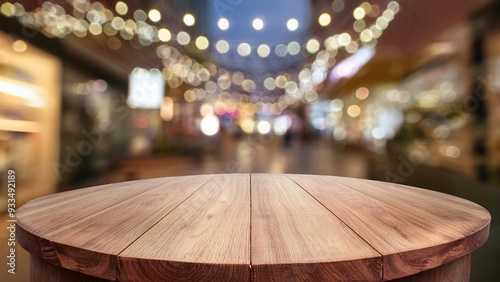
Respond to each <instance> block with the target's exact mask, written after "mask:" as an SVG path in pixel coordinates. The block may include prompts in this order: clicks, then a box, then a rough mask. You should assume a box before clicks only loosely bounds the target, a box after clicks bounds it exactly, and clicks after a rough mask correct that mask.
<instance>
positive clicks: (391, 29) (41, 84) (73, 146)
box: [0, 0, 500, 281]
mask: <svg viewBox="0 0 500 282" xmlns="http://www.w3.org/2000/svg"><path fill="white" fill-rule="evenodd" d="M499 16H500V3H499V1H492V0H478V1H472V0H469V1H467V0H453V1H452V0H440V1H431V0H419V1H410V0H401V1H387V0H369V1H356V0H350V1H347V0H334V1H331V0H310V1H308V0H272V1H265V0H252V1H250V0H206V1H182V0H161V1H160V0H142V1H139V0H122V1H115V0H99V1H91V0H53V1H43V0H39V1H28V0H26V1H18V2H7V1H3V0H2V1H0V181H1V183H2V184H1V185H0V188H1V193H0V202H1V203H5V204H2V205H0V212H1V213H2V214H4V213H5V212H6V209H7V204H6V203H7V185H6V183H7V170H9V169H14V170H15V171H16V175H17V192H16V201H17V202H16V203H17V206H20V205H21V204H23V203H25V202H27V201H29V200H31V199H34V198H37V197H40V196H43V195H47V194H50V193H55V192H59V191H66V190H70V189H78V188H82V187H88V186H92V185H98V184H104V183H110V182H118V181H126V180H133V179H145V178H152V177H164V176H174V175H189V174H203V173H234V172H268V173H308V174H328V175H339V176H349V177H358V178H368V179H376V180H382V181H389V182H396V183H404V184H407V185H413V186H417V187H423V188H427V189H433V190H437V191H441V192H445V193H449V194H453V195H457V196H459V197H463V198H466V199H469V200H472V201H474V202H476V203H478V204H481V205H482V206H484V207H486V208H487V209H488V210H489V211H490V212H491V214H492V218H493V220H492V225H491V232H490V234H491V235H490V239H489V241H488V242H487V243H486V244H485V246H483V247H482V248H481V249H479V250H478V251H476V252H475V253H474V254H473V263H472V276H471V278H472V281H499V280H500V269H499V268H498V263H499V261H500V223H499V218H500V187H499V186H500V20H499V19H500V17H499ZM4 218H5V220H4ZM0 225H1V227H2V231H1V233H0V237H1V239H2V242H1V246H0V250H2V254H5V256H6V255H7V243H6V239H7V236H8V234H7V231H5V230H6V229H5V225H7V223H6V215H5V214H4V215H3V217H2V221H1V223H0ZM17 254H18V265H17V267H18V274H16V276H12V275H10V276H6V275H8V274H7V272H6V269H4V268H5V263H2V269H1V271H2V272H1V273H0V277H4V276H5V277H7V278H8V279H10V280H8V281H27V280H28V275H29V258H28V255H27V254H26V253H25V252H24V251H23V250H22V249H21V247H20V246H18V247H17ZM5 256H4V255H2V257H3V260H6V257H5ZM12 279H13V280H12ZM3 281H6V280H3Z"/></svg>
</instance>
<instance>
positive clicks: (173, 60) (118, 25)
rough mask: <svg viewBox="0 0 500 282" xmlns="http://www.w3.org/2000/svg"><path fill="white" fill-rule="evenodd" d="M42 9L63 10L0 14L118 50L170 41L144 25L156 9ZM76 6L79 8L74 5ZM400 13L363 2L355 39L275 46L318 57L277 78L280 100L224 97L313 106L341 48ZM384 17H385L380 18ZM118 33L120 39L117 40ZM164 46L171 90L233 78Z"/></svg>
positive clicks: (183, 37)
mask: <svg viewBox="0 0 500 282" xmlns="http://www.w3.org/2000/svg"><path fill="white" fill-rule="evenodd" d="M44 5H48V6H50V7H47V9H49V8H51V7H54V8H53V9H57V10H58V11H63V12H62V13H59V14H55V15H54V14H50V15H49V14H48V13H46V12H45V11H46V10H47V9H45V8H44V9H37V10H34V11H31V12H29V11H27V12H25V11H24V7H22V5H21V4H18V3H15V4H11V3H9V2H6V3H3V4H2V5H1V6H0V13H1V14H2V15H4V16H10V17H12V16H15V17H18V19H19V20H20V22H21V23H22V24H23V25H25V26H26V27H29V28H36V29H38V30H40V31H42V32H43V33H44V34H46V35H47V36H49V37H54V36H57V37H61V38H62V37H64V36H66V35H68V34H70V33H73V34H75V35H76V36H78V37H84V36H86V35H87V32H88V33H90V34H93V35H100V34H102V33H104V34H105V35H107V36H109V38H108V40H106V41H105V42H106V45H107V46H108V47H109V48H110V49H113V50H116V49H118V48H120V46H121V41H120V39H119V37H122V38H123V39H124V40H131V39H133V38H134V37H137V38H138V40H139V43H140V44H142V45H145V46H146V45H150V44H152V43H154V42H159V41H160V42H169V41H170V40H171V38H172V34H171V33H170V31H169V30H168V29H166V28H157V27H155V26H154V25H151V24H148V23H146V20H147V19H148V17H149V19H150V20H151V22H158V21H160V20H161V14H160V12H159V11H158V10H155V9H152V10H150V11H149V13H147V14H146V12H144V11H143V10H140V9H138V10H136V11H134V12H133V18H130V19H127V20H124V19H122V18H121V17H119V16H113V11H111V10H109V9H107V8H105V7H104V6H103V5H102V4H100V3H97V4H95V5H92V6H89V7H88V8H86V9H87V10H85V11H83V10H79V9H80V8H78V7H77V6H74V12H73V15H69V14H65V12H64V8H63V7H62V6H60V5H58V4H53V3H50V2H47V3H46V4H44ZM72 5H76V4H74V3H73V4H72ZM114 8H115V11H116V13H117V14H118V15H126V14H127V13H128V12H129V11H128V6H127V4H125V3H124V2H123V1H118V2H117V3H116V4H115V7H114ZM343 8H344V1H343V0H335V1H333V2H332V9H333V11H334V12H340V11H342V10H343ZM51 9H52V8H51ZM399 9H400V7H399V4H398V3H397V2H396V1H392V2H390V3H389V4H388V5H387V9H386V10H382V11H381V10H380V8H379V6H377V5H371V4H369V3H368V2H364V3H363V4H361V5H360V6H359V7H357V8H356V9H355V10H354V11H353V16H354V17H355V18H356V19H357V20H356V21H355V23H354V25H353V27H354V30H355V31H356V32H357V33H358V36H357V37H356V36H354V37H351V36H353V35H350V34H347V33H343V34H339V35H332V36H330V37H328V38H327V40H326V41H325V45H324V49H322V46H321V44H320V43H319V42H318V40H316V39H310V40H308V41H306V43H305V44H304V45H301V44H299V43H298V42H295V41H291V42H288V43H284V44H278V45H277V46H275V47H273V49H274V51H275V52H276V54H277V55H278V56H285V55H287V54H290V55H294V56H295V55H298V54H300V50H301V49H302V48H303V49H306V50H307V52H309V53H310V54H316V53H317V55H316V56H315V59H314V61H313V62H312V63H309V64H307V65H306V66H304V67H303V68H302V70H301V71H300V75H299V77H298V79H299V80H296V81H294V80H295V78H294V77H296V76H297V74H286V75H280V76H278V77H280V79H278V78H277V79H276V80H275V87H276V85H278V86H279V87H280V89H284V90H285V92H286V93H285V94H284V95H283V96H282V97H281V96H280V98H279V99H276V98H271V97H257V96H252V97H251V98H249V97H248V96H245V95H243V96H241V95H240V94H238V93H227V94H224V95H227V96H228V97H229V98H230V99H236V100H240V99H243V100H241V101H245V103H248V102H250V103H259V102H261V103H264V104H266V105H268V106H266V107H265V108H266V109H268V110H269V109H270V108H271V106H272V108H273V111H272V112H273V113H274V112H279V111H281V110H282V109H283V108H286V107H288V106H289V105H291V104H293V103H295V102H296V101H297V99H299V100H301V101H303V102H307V103H309V102H313V101H315V100H316V99H317V93H316V92H315V91H314V89H316V87H317V85H319V84H320V83H322V82H323V81H324V79H325V78H326V74H327V71H326V70H327V68H328V67H331V66H332V65H333V64H334V63H335V59H334V58H335V56H336V54H337V49H338V48H339V47H344V48H345V50H346V51H347V52H349V53H355V52H357V50H358V49H359V48H360V47H362V45H361V44H365V45H366V44H369V45H367V46H373V45H374V44H376V41H377V40H376V39H377V38H379V37H380V36H381V35H382V33H383V31H384V29H386V28H387V26H388V24H389V23H390V22H391V21H392V20H393V19H394V16H395V15H396V14H397V13H398V12H399ZM82 11H83V12H82ZM380 13H381V15H380V16H379V17H378V18H376V17H377V16H378V15H379V14H380ZM22 15H26V16H24V17H23V19H24V18H26V17H28V18H30V17H32V18H33V17H36V18H40V19H41V20H39V21H26V20H21V16H22ZM49 17H50V18H49ZM358 18H359V19H358ZM372 18H374V19H372ZM54 21H57V22H58V26H51V25H49V24H48V23H50V22H54ZM183 22H184V24H185V25H186V26H193V25H194V24H195V22H196V19H195V17H194V16H193V15H192V14H185V15H184V17H183ZM254 22H255V24H254ZM254 22H252V26H253V27H254V28H255V29H256V30H259V29H262V28H264V21H263V20H262V19H255V20H254ZM318 22H319V24H320V25H322V26H327V25H329V24H331V16H330V14H329V13H323V14H321V15H320V16H319V17H318ZM217 25H218V27H219V29H221V30H227V29H228V28H229V21H228V20H227V19H226V18H220V19H219V20H218V22H217ZM286 26H287V29H288V30H289V31H295V30H297V29H298V28H299V21H298V20H297V19H295V18H291V19H289V20H288V21H287V22H286ZM366 26H367V27H366ZM115 35H117V36H116V37H115ZM191 36H193V34H190V33H188V32H185V31H179V32H178V33H177V35H176V43H178V44H179V45H180V46H185V45H188V44H189V43H190V41H191ZM195 38H196V40H195V42H194V44H193V45H194V46H196V47H197V48H198V49H199V50H205V49H207V48H208V47H209V46H210V43H209V41H208V39H207V38H206V37H205V36H203V35H201V34H196V36H195ZM214 45H215V46H214V47H215V49H216V50H217V51H218V52H219V53H220V54H225V53H227V52H228V51H229V43H228V42H227V41H224V40H219V41H217V42H216V43H215V44H214ZM160 47H162V48H161V50H163V51H161V52H159V51H158V50H159V49H158V50H157V54H158V56H159V57H161V58H168V57H170V56H171V57H170V59H169V60H166V61H165V60H164V61H163V62H164V64H165V69H164V71H163V74H164V76H165V79H166V80H167V83H168V84H169V86H171V87H172V88H176V87H178V86H180V85H181V84H183V83H184V82H185V83H189V84H192V85H194V86H198V85H200V83H206V85H207V89H212V88H211V87H208V86H209V85H211V84H210V83H212V82H213V81H211V80H210V77H217V76H218V75H219V74H227V75H228V77H229V78H230V77H231V74H230V73H229V72H227V71H226V70H224V69H223V68H221V67H218V66H216V65H215V64H213V63H208V62H207V63H204V64H203V66H202V65H201V64H200V63H198V62H196V61H195V60H194V59H192V58H188V57H186V56H179V55H178V54H180V52H179V51H178V50H177V47H175V46H174V45H171V46H159V47H158V48H160ZM167 50H169V51H168V52H167ZM251 51H252V47H251V46H250V44H248V43H240V44H239V45H238V47H237V54H239V55H240V56H243V57H245V56H249V55H250V54H251ZM256 51H257V54H258V55H259V56H260V57H262V58H265V57H268V56H269V55H270V51H271V48H270V47H269V46H268V45H265V44H262V45H260V46H258V48H257V49H256ZM302 54H303V55H304V56H305V55H306V53H305V52H303V53H302ZM186 58H187V60H186ZM205 65H206V66H205ZM179 66H183V67H179ZM190 66H193V69H191V67H190ZM325 66H326V67H325ZM171 67H172V68H171ZM205 67H206V68H205ZM200 68H201V70H203V71H200ZM198 73H199V74H200V76H198ZM307 73H309V75H305V74H307ZM312 74H314V75H312ZM201 77H203V79H201ZM311 77H313V78H314V79H312V78H311ZM271 79H272V78H271ZM238 81H239V80H238ZM243 81H247V82H245V83H244V85H245V88H247V89H253V88H254V87H253V86H254V85H255V82H254V81H253V80H248V79H247V80H241V82H240V83H239V84H237V85H240V84H241V86H242V87H243ZM270 81H271V80H267V83H265V85H264V87H265V88H266V89H267V90H269V91H271V90H272V89H274V88H273V87H271V86H272V83H270ZM273 81H274V79H273ZM228 82H229V85H230V80H228ZM292 82H293V83H292ZM299 82H300V83H299ZM225 85H227V84H225ZM266 85H267V87H266ZM294 85H295V87H294ZM216 87H217V86H216ZM311 89H313V90H311ZM201 90H203V91H202V92H196V93H195V94H196V95H195V99H196V100H199V99H204V97H205V95H206V94H207V93H209V92H206V91H205V89H204V88H201ZM211 91H212V92H210V93H215V95H216V96H215V98H216V99H218V96H219V94H218V92H217V89H215V90H211ZM193 95H194V94H193ZM188 96H189V97H190V98H192V97H191V94H189V95H188ZM212 98H213V96H212ZM228 101H230V100H228ZM232 103H233V102H232ZM273 103H274V104H273ZM224 107H239V106H237V105H236V104H233V105H232V106H231V105H229V104H228V105H224ZM279 109H281V110H279Z"/></svg>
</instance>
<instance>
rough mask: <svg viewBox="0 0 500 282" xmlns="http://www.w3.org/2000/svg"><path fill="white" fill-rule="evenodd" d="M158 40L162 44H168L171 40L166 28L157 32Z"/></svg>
mask: <svg viewBox="0 0 500 282" xmlns="http://www.w3.org/2000/svg"><path fill="white" fill-rule="evenodd" d="M158 38H159V39H160V40H161V41H162V42H168V41H170V39H172V34H170V31H169V30H168V29H166V28H161V29H160V30H158Z"/></svg>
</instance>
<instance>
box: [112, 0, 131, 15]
mask: <svg viewBox="0 0 500 282" xmlns="http://www.w3.org/2000/svg"><path fill="white" fill-rule="evenodd" d="M115 10H116V12H117V13H118V14H120V15H122V16H123V15H125V14H126V13H127V12H128V6H127V4H125V3H123V2H122V1H118V2H116V5H115Z"/></svg>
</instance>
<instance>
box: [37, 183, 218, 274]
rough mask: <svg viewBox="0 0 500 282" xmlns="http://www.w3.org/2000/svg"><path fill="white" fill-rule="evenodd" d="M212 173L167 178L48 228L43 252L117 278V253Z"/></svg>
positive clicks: (61, 262)
mask: <svg viewBox="0 0 500 282" xmlns="http://www.w3.org/2000/svg"><path fill="white" fill-rule="evenodd" d="M212 177H213V175H200V176H186V177H177V178H172V179H164V181H165V183H164V184H160V185H159V186H157V187H155V188H153V189H150V190H148V191H146V192H144V193H141V194H139V195H136V196H135V197H132V198H129V199H127V200H124V201H122V202H120V203H118V204H116V205H113V206H110V207H108V208H105V209H102V210H100V211H97V212H95V213H93V214H90V215H89V216H87V217H84V218H82V219H80V220H77V221H74V222H72V223H70V224H67V225H65V226H63V227H61V228H59V229H56V230H54V231H52V232H49V233H47V234H45V235H44V238H49V239H50V241H47V242H45V245H44V248H43V252H42V253H41V256H42V258H44V259H45V260H46V261H48V262H50V263H52V264H54V265H59V266H62V267H64V268H67V269H70V270H78V271H79V272H81V273H84V274H88V275H93V276H96V277H100V278H105V279H116V256H117V255H118V254H119V253H120V252H121V251H122V250H124V249H125V248H126V247H127V246H128V245H130V244H131V243H132V242H133V241H134V240H135V239H137V238H138V237H139V236H141V235H142V234H143V233H144V232H146V231H147V230H148V229H149V228H150V227H152V226H153V225H154V224H155V223H157V222H158V221H159V220H160V219H161V218H163V217H164V216H165V215H167V214H168V213H169V212H171V211H172V210H173V209H174V208H175V207H176V206H177V205H179V204H180V203H181V202H182V201H184V200H185V199H186V198H188V197H189V196H190V195H191V194H192V193H194V192H195V191H196V190H197V189H199V188H200V187H201V186H202V185H203V184H205V183H206V182H207V181H208V180H210V179H211V178H212ZM94 196H99V194H95V195H94Z"/></svg>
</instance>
